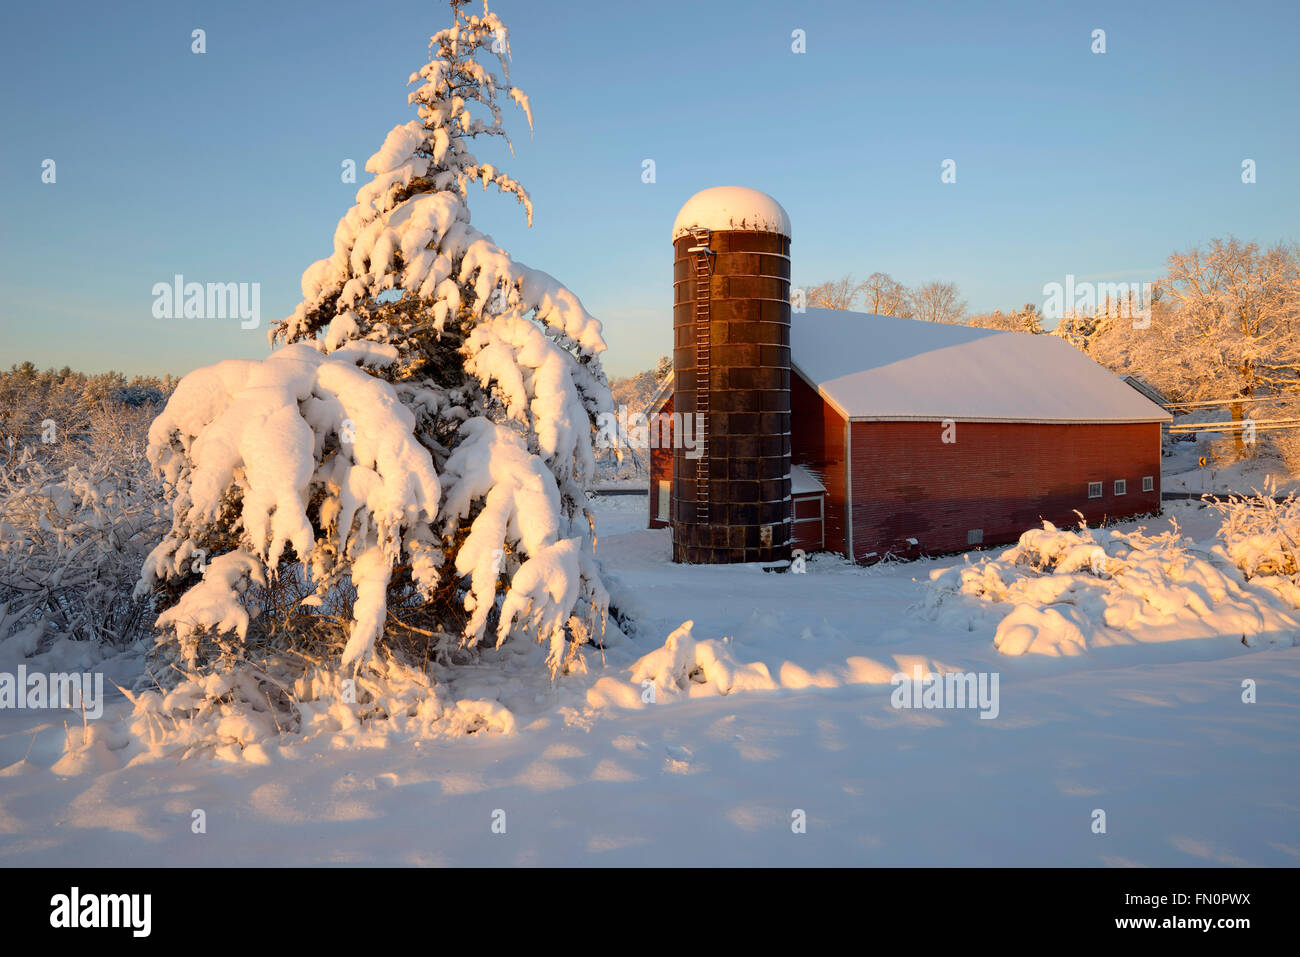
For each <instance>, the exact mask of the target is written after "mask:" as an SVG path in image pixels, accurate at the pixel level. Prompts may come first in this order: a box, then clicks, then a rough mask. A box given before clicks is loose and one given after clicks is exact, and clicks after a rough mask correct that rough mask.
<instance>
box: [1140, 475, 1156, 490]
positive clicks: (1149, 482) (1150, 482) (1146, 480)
mask: <svg viewBox="0 0 1300 957" xmlns="http://www.w3.org/2000/svg"><path fill="white" fill-rule="evenodd" d="M1155 490H1156V480H1155V476H1152V475H1144V476H1142V491H1144V492H1154V491H1155Z"/></svg>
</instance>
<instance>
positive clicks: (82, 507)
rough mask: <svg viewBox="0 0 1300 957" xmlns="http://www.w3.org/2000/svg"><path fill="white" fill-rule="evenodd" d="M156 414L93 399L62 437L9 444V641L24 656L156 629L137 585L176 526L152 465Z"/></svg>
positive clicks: (1, 561)
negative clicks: (151, 422)
mask: <svg viewBox="0 0 1300 957" xmlns="http://www.w3.org/2000/svg"><path fill="white" fill-rule="evenodd" d="M51 414H53V413H51ZM50 421H53V422H56V423H57V424H61V423H63V422H65V421H67V420H66V418H65V417H63V416H62V415H60V418H58V419H57V420H56V419H51V420H50ZM146 421H147V419H146V418H145V417H144V416H142V415H140V414H138V413H136V412H135V411H134V410H123V409H120V408H114V407H112V406H111V405H110V406H100V407H90V406H88V407H87V409H86V411H85V415H84V417H83V418H82V419H81V420H79V422H78V425H79V428H78V430H77V431H76V432H75V433H73V434H71V435H68V434H65V433H64V432H63V431H62V430H61V429H59V428H58V427H57V425H56V428H55V429H53V430H52V432H51V434H52V435H53V437H54V438H55V441H52V442H49V443H46V444H40V443H37V444H34V445H31V444H28V445H21V446H20V445H19V444H18V443H17V442H12V443H6V444H5V447H4V448H3V449H0V644H5V643H8V647H9V650H11V651H14V652H16V653H17V655H18V656H19V657H24V656H29V655H32V654H35V653H37V652H38V651H40V650H41V649H42V648H44V647H45V646H47V645H48V644H49V643H50V642H53V641H56V640H59V639H71V640H74V641H86V642H95V643H106V644H109V645H112V646H115V647H120V646H122V645H124V644H126V643H129V642H130V641H132V640H134V639H137V638H140V637H143V636H144V635H145V634H147V633H148V631H149V629H150V627H151V625H152V623H153V615H152V614H151V612H150V610H149V606H148V603H147V602H143V601H140V600H137V599H134V598H133V597H132V585H133V584H134V583H135V580H136V578H137V577H138V575H139V573H140V565H141V562H142V560H143V559H144V556H145V555H146V554H147V553H148V551H149V549H150V547H151V546H152V545H153V543H154V542H155V541H157V538H158V536H159V535H160V534H162V532H163V530H164V529H165V528H166V524H167V523H166V512H165V508H164V505H163V502H162V497H161V489H160V487H159V484H158V482H157V481H156V480H154V479H153V477H152V476H150V474H149V472H148V469H147V467H146V466H145V465H144V444H145V436H144V423H145V422H146Z"/></svg>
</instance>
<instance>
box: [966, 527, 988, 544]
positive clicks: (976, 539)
mask: <svg viewBox="0 0 1300 957" xmlns="http://www.w3.org/2000/svg"><path fill="white" fill-rule="evenodd" d="M966 544H967V545H982V544H984V529H982V528H972V529H971V530H970V531H968V532H967V533H966Z"/></svg>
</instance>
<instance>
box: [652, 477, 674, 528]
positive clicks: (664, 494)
mask: <svg viewBox="0 0 1300 957" xmlns="http://www.w3.org/2000/svg"><path fill="white" fill-rule="evenodd" d="M672 484H673V483H672V482H665V481H661V482H660V483H659V503H658V504H659V507H658V508H656V509H655V517H656V518H657V519H659V521H661V522H666V521H668V490H669V489H670V488H671V487H672Z"/></svg>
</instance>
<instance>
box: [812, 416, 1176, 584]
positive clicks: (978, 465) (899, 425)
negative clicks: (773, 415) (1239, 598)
mask: <svg viewBox="0 0 1300 957" xmlns="http://www.w3.org/2000/svg"><path fill="white" fill-rule="evenodd" d="M797 432H798V429H796V434H797ZM942 434H943V426H942V424H941V423H939V422H854V423H853V437H852V455H853V464H852V483H853V552H854V558H855V559H856V560H858V561H861V560H863V559H864V558H865V557H866V556H867V555H868V554H869V553H871V552H876V553H877V554H878V555H881V556H883V555H884V553H885V552H886V551H892V552H894V553H895V554H896V555H915V554H918V553H929V554H937V553H940V552H948V551H960V550H965V549H966V548H967V547H968V545H967V533H968V531H969V530H971V529H976V528H978V529H983V532H984V538H983V544H985V545H995V544H1005V543H1010V542H1014V541H1015V540H1016V539H1017V538H1018V537H1019V535H1020V534H1021V533H1022V532H1024V531H1025V530H1026V529H1030V528H1034V527H1036V526H1039V525H1040V524H1041V522H1042V520H1043V519H1046V520H1048V521H1050V522H1053V523H1055V524H1056V525H1059V526H1069V525H1073V524H1075V523H1077V521H1078V516H1077V515H1075V514H1074V510H1075V509H1078V510H1079V511H1080V512H1082V513H1083V515H1084V517H1085V518H1086V519H1087V520H1088V521H1089V522H1099V521H1102V520H1103V519H1106V518H1118V517H1124V516H1129V515H1136V514H1142V513H1146V512H1157V511H1159V509H1160V425H1159V423H1155V422H1152V423H1139V424H1087V425H1033V424H1027V423H991V422H961V421H958V422H957V425H956V442H953V443H944V442H943V441H942ZM1148 475H1149V476H1152V477H1153V478H1154V480H1155V482H1154V484H1155V487H1154V489H1153V490H1152V491H1150V492H1143V491H1142V478H1143V477H1144V476H1148ZM1115 479H1126V480H1127V482H1128V492H1127V494H1125V495H1122V496H1117V495H1115V491H1114V481H1115ZM1098 481H1099V482H1101V483H1103V484H1102V497H1101V498H1096V499H1089V498H1088V483H1089V482H1098ZM829 488H830V483H829V482H828V483H827V489H828V491H829ZM828 499H829V496H828ZM908 538H915V539H917V542H918V544H917V545H916V546H914V547H913V546H910V545H908V543H907V541H906V540H907V539H908ZM828 547H829V542H828Z"/></svg>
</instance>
